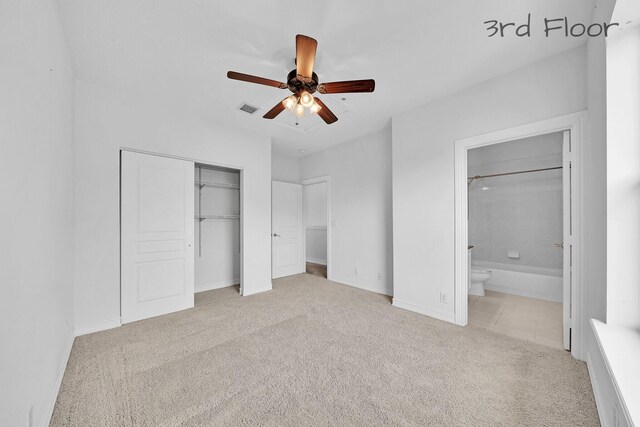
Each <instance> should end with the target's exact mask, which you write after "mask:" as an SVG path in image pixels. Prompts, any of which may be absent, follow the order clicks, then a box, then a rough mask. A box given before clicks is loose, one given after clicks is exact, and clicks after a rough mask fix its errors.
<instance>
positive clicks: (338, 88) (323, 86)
mask: <svg viewBox="0 0 640 427" xmlns="http://www.w3.org/2000/svg"><path fill="white" fill-rule="evenodd" d="M375 88H376V82H375V80H372V79H369V80H349V81H346V82H331V83H320V84H319V85H318V92H320V93H355V92H373V91H374V90H375Z"/></svg>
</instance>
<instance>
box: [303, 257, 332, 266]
mask: <svg viewBox="0 0 640 427" xmlns="http://www.w3.org/2000/svg"><path fill="white" fill-rule="evenodd" d="M307 262H310V263H312V264H320V265H327V260H326V259H319V258H310V257H307Z"/></svg>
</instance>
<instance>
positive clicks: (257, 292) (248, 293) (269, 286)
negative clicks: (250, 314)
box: [242, 282, 273, 297]
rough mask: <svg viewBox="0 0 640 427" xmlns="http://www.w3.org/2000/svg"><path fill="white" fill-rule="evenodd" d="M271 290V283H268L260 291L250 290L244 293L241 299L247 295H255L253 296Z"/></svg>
mask: <svg viewBox="0 0 640 427" xmlns="http://www.w3.org/2000/svg"><path fill="white" fill-rule="evenodd" d="M272 289H273V285H272V284H271V282H269V284H268V285H267V286H265V287H263V288H260V289H252V290H251V291H250V292H246V291H245V292H244V293H243V294H242V296H243V297H248V296H249V295H255V294H259V293H262V292H267V291H270V290H272Z"/></svg>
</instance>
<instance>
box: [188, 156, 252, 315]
mask: <svg viewBox="0 0 640 427" xmlns="http://www.w3.org/2000/svg"><path fill="white" fill-rule="evenodd" d="M194 182H195V186H194V191H195V197H194V199H195V206H194V212H195V215H194V219H195V221H194V240H195V241H194V252H195V254H194V255H195V256H194V259H195V263H194V264H195V265H194V270H195V275H194V276H195V277H194V279H195V294H196V300H195V303H196V305H198V303H199V301H200V300H203V299H207V297H210V296H211V295H213V293H212V292H211V291H214V290H216V289H221V288H229V291H234V292H236V293H242V289H241V285H240V284H241V280H240V271H241V268H240V267H241V266H240V259H241V247H240V242H241V236H240V233H241V226H240V212H241V210H240V203H241V202H240V200H241V199H240V191H241V185H240V171H239V170H236V169H229V168H224V167H220V166H211V165H206V164H201V163H195V179H194Z"/></svg>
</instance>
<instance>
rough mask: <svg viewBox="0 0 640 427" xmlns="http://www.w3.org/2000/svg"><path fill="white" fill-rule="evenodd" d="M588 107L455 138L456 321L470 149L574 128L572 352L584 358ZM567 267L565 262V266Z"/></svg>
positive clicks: (463, 306) (463, 284)
mask: <svg viewBox="0 0 640 427" xmlns="http://www.w3.org/2000/svg"><path fill="white" fill-rule="evenodd" d="M586 118H587V113H586V111H582V112H578V113H573V114H568V115H564V116H559V117H554V118H550V119H547V120H542V121H538V122H533V123H528V124H525V125H522V126H516V127H512V128H508V129H503V130H499V131H495V132H490V133H487V134H483V135H478V136H473V137H469V138H464V139H460V140H457V141H455V155H454V158H455V298H454V299H455V304H454V313H455V323H456V324H457V325H460V326H465V325H466V324H467V323H468V294H467V292H468V275H469V265H468V248H467V246H468V239H469V230H468V220H467V209H468V200H467V192H468V188H467V174H468V172H467V152H468V150H470V149H473V148H478V147H484V146H487V145H493V144H499V143H502V142H508V141H512V140H516V139H522V138H527V137H532V136H537V135H544V134H548V133H554V132H562V131H566V130H568V131H570V132H571V150H572V152H571V161H572V169H571V173H572V178H573V179H572V192H571V197H572V215H571V220H572V224H573V232H574V234H573V248H574V254H575V257H574V259H573V261H574V265H573V270H572V272H573V280H572V284H571V285H572V293H571V319H572V332H571V355H572V356H573V357H575V358H577V359H580V360H584V358H585V357H586V330H585V326H586V310H587V290H586V289H585V288H584V284H583V277H586V276H585V274H584V263H583V256H584V255H583V254H584V242H583V239H582V238H581V237H582V235H583V222H582V217H583V212H584V209H585V206H584V197H583V191H582V189H583V188H586V186H585V179H586V176H585V174H584V173H583V168H582V165H583V163H584V145H585V144H584V141H585V137H586ZM563 268H564V266H563Z"/></svg>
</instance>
